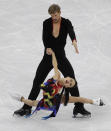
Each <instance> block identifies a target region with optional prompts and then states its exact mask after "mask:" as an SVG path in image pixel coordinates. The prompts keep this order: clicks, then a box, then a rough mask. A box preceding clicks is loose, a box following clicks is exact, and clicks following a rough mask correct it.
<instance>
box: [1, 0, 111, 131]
mask: <svg viewBox="0 0 111 131" xmlns="http://www.w3.org/2000/svg"><path fill="white" fill-rule="evenodd" d="M52 3H58V4H59V5H60V6H61V9H62V14H61V15H62V16H63V17H65V18H68V19H70V20H71V21H72V23H73V26H74V29H75V33H76V36H77V41H78V48H79V52H80V53H79V54H76V53H75V50H74V47H73V46H72V45H71V40H70V38H69V37H68V39H67V45H66V47H65V51H66V54H67V58H68V59H69V61H70V62H71V64H72V66H73V69H74V71H75V75H76V79H77V81H78V84H79V90H80V94H81V96H83V97H86V98H98V97H102V98H103V100H104V101H105V103H106V105H105V106H104V107H97V106H93V105H85V108H86V109H87V110H89V111H91V113H92V116H91V118H76V119H74V118H72V116H73V114H72V110H73V107H74V105H73V104H69V105H68V106H67V107H64V106H61V107H60V110H59V113H58V114H57V117H55V118H51V119H49V120H47V121H44V120H41V117H42V116H46V115H48V114H50V112H46V111H40V112H38V114H37V115H34V116H32V117H31V118H27V119H26V118H24V117H13V112H14V111H15V110H17V109H19V108H21V107H22V105H23V104H22V103H21V102H18V101H16V100H15V99H13V98H12V97H11V95H12V94H16V93H18V94H20V95H23V96H25V97H26V98H27V97H28V95H29V93H30V90H31V88H32V83H33V79H34V76H35V73H36V69H37V67H38V65H39V63H40V61H41V59H42V57H43V52H44V51H43V50H44V46H43V43H42V22H43V20H44V19H47V18H48V17H50V16H49V15H48V12H47V10H48V7H49V6H50V4H52ZM44 66H45V65H44ZM52 74H53V70H52V71H51V72H50V74H49V75H48V77H47V78H49V77H50V76H52ZM41 96H42V93H40V95H39V97H38V99H40V98H41ZM33 109H34V108H33ZM57 130H58V131H111V0H0V131H57Z"/></svg>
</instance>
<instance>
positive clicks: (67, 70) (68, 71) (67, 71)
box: [58, 58, 91, 116]
mask: <svg viewBox="0 0 111 131" xmlns="http://www.w3.org/2000/svg"><path fill="white" fill-rule="evenodd" d="M62 63H64V64H62ZM58 67H59V70H60V71H61V72H62V74H63V75H64V77H67V76H70V77H72V78H74V79H75V74H74V70H73V68H72V66H71V64H70V62H69V61H68V59H67V58H64V59H61V60H60V61H59V64H58ZM75 81H76V79H75ZM69 91H70V93H71V95H72V96H77V97H78V96H80V94H79V90H78V84H77V81H76V84H75V86H74V88H70V89H69ZM78 113H80V114H82V115H90V114H91V113H90V112H88V111H87V110H85V109H84V105H83V103H79V102H78V103H75V107H74V109H73V114H74V116H76V115H77V114H78Z"/></svg>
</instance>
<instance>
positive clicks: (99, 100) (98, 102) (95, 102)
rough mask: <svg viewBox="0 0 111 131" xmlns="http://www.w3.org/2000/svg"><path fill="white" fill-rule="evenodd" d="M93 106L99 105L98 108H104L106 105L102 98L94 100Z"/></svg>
mask: <svg viewBox="0 0 111 131" xmlns="http://www.w3.org/2000/svg"><path fill="white" fill-rule="evenodd" d="M93 104H94V105H97V106H104V105H105V104H104V102H103V100H102V99H101V98H98V99H93Z"/></svg>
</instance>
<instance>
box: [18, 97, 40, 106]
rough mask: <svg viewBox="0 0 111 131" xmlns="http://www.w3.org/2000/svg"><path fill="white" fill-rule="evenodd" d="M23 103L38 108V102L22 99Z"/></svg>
mask: <svg viewBox="0 0 111 131" xmlns="http://www.w3.org/2000/svg"><path fill="white" fill-rule="evenodd" d="M21 102H23V103H24V104H26V105H29V106H37V104H38V102H39V101H38V100H30V99H25V98H24V97H21Z"/></svg>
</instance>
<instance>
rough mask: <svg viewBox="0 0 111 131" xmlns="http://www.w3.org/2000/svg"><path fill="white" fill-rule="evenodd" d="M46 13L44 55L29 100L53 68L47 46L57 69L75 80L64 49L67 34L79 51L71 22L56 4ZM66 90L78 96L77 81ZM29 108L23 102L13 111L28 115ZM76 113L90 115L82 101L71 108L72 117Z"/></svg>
mask: <svg viewBox="0 0 111 131" xmlns="http://www.w3.org/2000/svg"><path fill="white" fill-rule="evenodd" d="M48 13H49V14H50V15H51V17H50V18H48V19H46V20H45V21H44V22H43V44H44V47H45V49H44V56H43V59H42V61H41V62H40V64H39V66H38V69H37V71H36V75H35V78H34V81H33V87H32V90H31V92H30V95H29V97H28V99H31V100H35V99H36V98H37V96H38V94H39V92H40V84H41V83H43V82H44V80H45V78H46V77H47V75H48V73H49V72H50V71H51V69H52V68H53V66H52V64H51V62H52V59H51V52H50V50H49V48H51V49H52V50H53V51H54V53H55V55H56V58H57V61H58V69H59V70H60V71H61V72H62V74H63V75H64V77H67V76H69V77H71V78H74V79H75V81H76V78H75V74H74V70H73V68H72V66H71V64H70V62H69V61H68V59H67V57H66V54H65V50H64V47H65V45H66V39H67V35H68V34H69V36H70V38H71V40H72V45H73V46H74V48H75V51H76V53H79V51H78V48H77V41H76V36H75V33H74V29H73V26H72V23H71V21H70V20H68V19H65V18H63V17H61V9H60V7H59V5H57V4H53V5H51V6H50V7H49V9H48ZM68 90H69V92H70V94H71V95H72V96H77V97H78V96H80V95H79V90H78V85H77V81H76V84H75V85H74V88H71V89H68ZM31 108H32V107H31V106H28V105H26V104H24V106H23V107H22V108H21V109H19V110H17V111H15V112H14V114H16V115H20V116H23V115H29V114H30V113H31ZM78 113H80V114H82V115H84V116H88V115H91V113H90V112H89V111H87V110H85V108H84V105H83V103H75V107H74V109H73V115H74V117H76V115H77V114H78Z"/></svg>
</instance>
